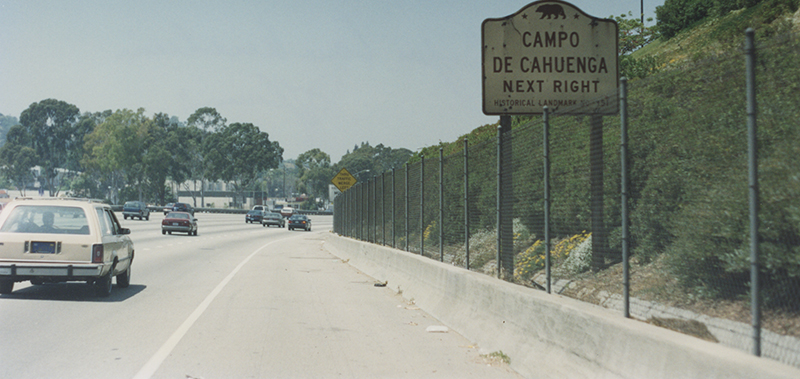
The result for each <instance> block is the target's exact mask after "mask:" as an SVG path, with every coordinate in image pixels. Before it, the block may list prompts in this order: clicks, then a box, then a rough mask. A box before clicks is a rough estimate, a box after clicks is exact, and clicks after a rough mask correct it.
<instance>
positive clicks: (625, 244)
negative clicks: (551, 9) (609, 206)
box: [619, 77, 631, 318]
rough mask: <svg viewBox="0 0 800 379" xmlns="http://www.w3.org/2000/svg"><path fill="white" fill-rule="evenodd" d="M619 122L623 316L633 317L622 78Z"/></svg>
mask: <svg viewBox="0 0 800 379" xmlns="http://www.w3.org/2000/svg"><path fill="white" fill-rule="evenodd" d="M619 121H620V131H619V135H620V151H619V156H620V160H621V162H620V164H621V167H620V176H621V177H620V180H621V183H620V192H621V193H622V195H621V196H622V198H621V206H622V209H621V210H620V214H621V216H622V220H621V222H622V301H623V303H624V304H623V316H625V317H626V318H630V317H631V310H630V299H631V297H630V291H631V274H630V265H629V258H630V253H629V251H628V248H629V243H630V241H629V240H628V238H629V235H628V225H629V223H628V78H626V77H622V79H620V86H619Z"/></svg>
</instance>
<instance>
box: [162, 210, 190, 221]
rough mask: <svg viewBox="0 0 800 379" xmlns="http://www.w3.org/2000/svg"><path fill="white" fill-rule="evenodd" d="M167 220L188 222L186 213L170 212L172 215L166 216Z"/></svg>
mask: <svg viewBox="0 0 800 379" xmlns="http://www.w3.org/2000/svg"><path fill="white" fill-rule="evenodd" d="M167 218H182V219H185V220H188V219H189V214H188V213H178V212H172V213H170V214H168V215H167Z"/></svg>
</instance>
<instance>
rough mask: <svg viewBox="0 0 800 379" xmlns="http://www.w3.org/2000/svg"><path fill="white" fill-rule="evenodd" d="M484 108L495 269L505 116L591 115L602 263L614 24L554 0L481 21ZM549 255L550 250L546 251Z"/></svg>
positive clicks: (502, 255)
mask: <svg viewBox="0 0 800 379" xmlns="http://www.w3.org/2000/svg"><path fill="white" fill-rule="evenodd" d="M481 42H482V43H481V45H482V46H481V48H482V51H481V59H482V71H483V72H482V74H483V78H482V79H483V81H482V84H483V87H482V90H483V113H484V114H486V115H498V116H500V125H501V127H500V129H499V130H498V137H497V138H498V189H497V197H498V198H497V203H498V204H497V207H498V211H497V212H498V214H497V218H498V220H497V233H498V274H500V272H501V271H503V270H504V271H510V272H512V273H513V266H512V265H513V263H509V262H508V261H509V260H510V259H512V258H511V257H513V251H512V248H513V242H510V241H506V239H508V238H507V237H505V235H508V234H510V233H511V232H510V231H509V230H510V229H511V228H512V225H511V224H510V220H511V219H512V215H510V214H505V212H506V210H508V209H513V208H512V206H511V204H509V202H510V201H511V199H513V193H512V192H511V191H512V190H511V188H512V186H513V179H512V177H511V175H512V170H507V169H503V165H504V164H507V163H504V161H505V162H509V160H510V159H511V157H513V155H512V153H511V143H510V141H511V139H510V138H504V137H505V136H507V135H510V134H509V133H508V132H509V131H510V129H511V122H510V117H511V115H541V114H543V113H544V107H548V109H549V110H552V112H554V113H556V114H575V115H590V116H591V118H590V120H591V126H590V127H591V133H590V141H589V145H590V150H591V153H590V158H589V159H590V162H589V164H590V172H591V174H590V176H591V184H590V186H591V190H590V193H591V200H590V208H591V214H592V221H591V228H592V251H593V262H592V263H593V264H592V268H593V269H595V270H596V269H599V268H600V267H601V266H602V265H603V264H604V262H603V261H604V258H605V255H606V251H607V245H608V243H607V241H608V239H607V232H606V230H605V225H604V221H603V218H604V216H603V152H602V146H603V116H604V115H616V114H618V113H619V99H618V88H619V60H618V51H619V49H618V46H619V27H618V25H617V23H616V21H614V20H611V19H601V18H597V17H593V16H590V15H588V14H586V13H584V12H583V11H581V10H580V9H578V8H577V7H575V6H574V5H572V4H570V3H567V2H564V1H560V0H544V1H536V2H533V3H531V4H528V5H526V6H525V7H523V8H522V9H520V10H519V11H517V12H516V13H514V14H512V15H510V16H506V17H503V18H493V19H486V20H484V21H483V24H482V25H481ZM548 253H549V252H548Z"/></svg>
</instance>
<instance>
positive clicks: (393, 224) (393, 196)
mask: <svg viewBox="0 0 800 379" xmlns="http://www.w3.org/2000/svg"><path fill="white" fill-rule="evenodd" d="M394 171H395V170H394V167H392V248H394V247H395V243H394V241H395V238H394V236H395V232H396V227H395V226H396V223H395V222H394V217H395V213H394V209H395V208H394V205H395V186H394Z"/></svg>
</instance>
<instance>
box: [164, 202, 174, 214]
mask: <svg viewBox="0 0 800 379" xmlns="http://www.w3.org/2000/svg"><path fill="white" fill-rule="evenodd" d="M174 206H175V203H167V205H165V206H164V209H163V211H164V216H166V215H167V213H169V212H172V207H174Z"/></svg>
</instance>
